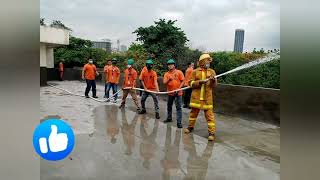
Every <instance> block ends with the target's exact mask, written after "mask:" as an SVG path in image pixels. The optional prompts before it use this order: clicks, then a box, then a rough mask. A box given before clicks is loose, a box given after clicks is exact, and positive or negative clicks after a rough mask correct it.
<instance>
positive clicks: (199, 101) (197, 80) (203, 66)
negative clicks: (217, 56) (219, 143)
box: [184, 54, 217, 141]
mask: <svg viewBox="0 0 320 180" xmlns="http://www.w3.org/2000/svg"><path fill="white" fill-rule="evenodd" d="M211 61H212V58H211V57H210V55H209V54H202V55H201V56H200V58H199V66H200V67H199V68H197V69H195V70H194V71H193V72H192V76H191V79H190V87H191V88H192V95H191V102H190V107H191V112H190V116H189V126H188V128H187V129H185V131H184V132H185V133H190V132H192V131H193V129H194V125H195V124H196V119H197V117H198V114H199V112H200V110H204V113H205V117H206V119H207V122H208V132H209V136H208V140H209V141H213V140H214V138H215V131H216V128H215V119H214V114H213V88H214V87H216V86H217V79H216V78H215V76H216V73H215V71H214V70H213V69H211V68H210V63H211Z"/></svg>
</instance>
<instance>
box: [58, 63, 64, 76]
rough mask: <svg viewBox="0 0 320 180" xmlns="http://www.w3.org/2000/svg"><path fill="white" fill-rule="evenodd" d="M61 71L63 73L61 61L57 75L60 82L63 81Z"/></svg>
mask: <svg viewBox="0 0 320 180" xmlns="http://www.w3.org/2000/svg"><path fill="white" fill-rule="evenodd" d="M63 71H64V67H63V62H62V61H60V63H59V75H60V81H63Z"/></svg>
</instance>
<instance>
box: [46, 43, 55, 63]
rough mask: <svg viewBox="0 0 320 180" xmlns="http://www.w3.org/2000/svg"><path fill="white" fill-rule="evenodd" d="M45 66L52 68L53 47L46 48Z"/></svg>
mask: <svg viewBox="0 0 320 180" xmlns="http://www.w3.org/2000/svg"><path fill="white" fill-rule="evenodd" d="M46 61H47V68H54V59H53V48H48V47H47V48H46Z"/></svg>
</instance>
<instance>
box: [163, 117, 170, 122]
mask: <svg viewBox="0 0 320 180" xmlns="http://www.w3.org/2000/svg"><path fill="white" fill-rule="evenodd" d="M163 122H164V123H168V122H172V119H168V118H167V119H166V120H165V121H163Z"/></svg>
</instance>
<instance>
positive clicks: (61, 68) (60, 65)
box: [59, 63, 63, 71]
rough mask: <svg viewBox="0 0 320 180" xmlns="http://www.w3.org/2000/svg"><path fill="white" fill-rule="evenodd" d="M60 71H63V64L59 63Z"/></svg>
mask: <svg viewBox="0 0 320 180" xmlns="http://www.w3.org/2000/svg"><path fill="white" fill-rule="evenodd" d="M59 71H63V64H62V63H59Z"/></svg>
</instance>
